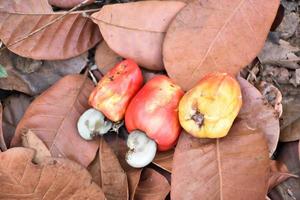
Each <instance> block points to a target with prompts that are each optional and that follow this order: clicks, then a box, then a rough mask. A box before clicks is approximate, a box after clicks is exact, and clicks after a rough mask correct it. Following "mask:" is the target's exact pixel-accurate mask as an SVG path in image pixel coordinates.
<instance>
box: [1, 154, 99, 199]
mask: <svg viewBox="0 0 300 200" xmlns="http://www.w3.org/2000/svg"><path fill="white" fill-rule="evenodd" d="M33 156H34V151H33V150H32V149H26V148H12V149H9V150H7V151H6V152H4V153H0V185H1V187H0V199H7V200H8V199H14V200H18V199H20V200H33V199H43V200H53V199H90V200H104V199H105V197H104V194H103V192H102V190H101V188H99V187H98V186H97V185H96V184H95V183H93V182H92V178H91V175H90V174H89V173H88V171H87V170H86V169H84V168H83V167H82V166H80V165H78V164H77V163H75V162H72V161H69V160H67V159H61V158H50V159H48V160H47V161H44V162H43V163H41V164H39V165H35V164H34V163H32V158H33Z"/></svg>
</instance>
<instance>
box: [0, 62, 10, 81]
mask: <svg viewBox="0 0 300 200" xmlns="http://www.w3.org/2000/svg"><path fill="white" fill-rule="evenodd" d="M7 76H8V74H7V72H6V69H5V68H4V67H3V66H2V65H1V64H0V78H6V77H7Z"/></svg>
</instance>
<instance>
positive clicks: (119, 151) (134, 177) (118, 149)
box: [104, 128, 142, 200]
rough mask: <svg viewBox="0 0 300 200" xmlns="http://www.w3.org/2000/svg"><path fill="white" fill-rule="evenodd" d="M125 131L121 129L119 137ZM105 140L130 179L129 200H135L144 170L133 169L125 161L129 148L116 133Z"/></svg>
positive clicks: (107, 136)
mask: <svg viewBox="0 0 300 200" xmlns="http://www.w3.org/2000/svg"><path fill="white" fill-rule="evenodd" d="M124 131H125V130H124V129H123V128H121V129H120V133H119V135H122V134H123V133H124ZM104 138H105V140H106V142H107V143H108V144H109V146H110V147H111V148H112V149H113V151H114V153H115V155H116V156H117V157H118V159H119V162H120V164H121V166H122V168H123V169H124V170H125V172H126V175H127V179H128V189H129V199H130V200H134V194H135V192H136V188H137V186H138V183H139V180H140V176H141V172H142V170H141V169H135V168H132V167H130V166H129V165H128V164H127V162H126V160H125V155H126V152H127V146H126V143H125V141H124V140H123V139H121V138H119V137H118V135H116V134H115V133H113V134H105V135H104Z"/></svg>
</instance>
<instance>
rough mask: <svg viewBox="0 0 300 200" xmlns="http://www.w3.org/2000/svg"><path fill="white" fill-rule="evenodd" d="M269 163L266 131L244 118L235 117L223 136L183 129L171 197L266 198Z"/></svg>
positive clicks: (173, 170) (187, 199) (177, 148)
mask: <svg viewBox="0 0 300 200" xmlns="http://www.w3.org/2000/svg"><path fill="white" fill-rule="evenodd" d="M269 166H270V165H269V158H268V147H267V143H266V141H265V139H264V136H263V134H262V133H261V132H259V131H258V130H252V129H249V127H248V126H247V123H246V122H245V121H243V120H238V121H235V123H234V125H233V127H232V128H231V130H230V132H229V134H228V135H227V136H226V137H224V138H222V139H198V138H195V137H192V136H191V135H188V134H187V133H182V134H181V136H180V138H179V141H178V144H177V147H176V150H175V154H174V161H173V168H172V183H171V198H172V199H173V200H181V199H185V200H192V199H199V197H201V199H245V200H246V199H249V200H253V199H263V198H264V197H265V196H266V193H267V190H268V177H269Z"/></svg>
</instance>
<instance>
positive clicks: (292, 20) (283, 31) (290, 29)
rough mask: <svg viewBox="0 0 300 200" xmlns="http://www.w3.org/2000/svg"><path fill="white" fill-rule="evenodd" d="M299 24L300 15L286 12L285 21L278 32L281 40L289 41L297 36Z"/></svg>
mask: <svg viewBox="0 0 300 200" xmlns="http://www.w3.org/2000/svg"><path fill="white" fill-rule="evenodd" d="M299 23H300V16H299V14H297V13H295V12H285V15H284V17H283V21H282V22H281V23H280V25H279V27H278V28H277V29H276V31H277V32H279V33H280V37H281V38H283V39H288V38H290V37H292V36H293V35H294V34H295V32H296V30H297V26H298V25H299Z"/></svg>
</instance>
